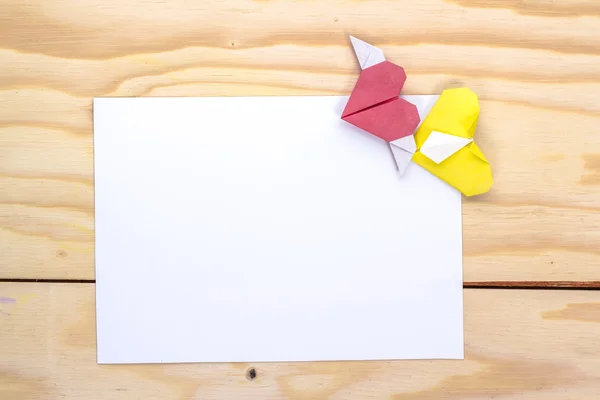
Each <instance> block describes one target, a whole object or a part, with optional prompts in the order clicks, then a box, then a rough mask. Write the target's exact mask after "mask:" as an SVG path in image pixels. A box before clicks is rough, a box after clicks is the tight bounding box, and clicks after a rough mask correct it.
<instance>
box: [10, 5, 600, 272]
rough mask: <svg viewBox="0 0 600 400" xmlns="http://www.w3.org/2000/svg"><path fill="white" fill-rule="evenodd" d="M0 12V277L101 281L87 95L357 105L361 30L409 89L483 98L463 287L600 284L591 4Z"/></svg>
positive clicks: (595, 22)
mask: <svg viewBox="0 0 600 400" xmlns="http://www.w3.org/2000/svg"><path fill="white" fill-rule="evenodd" d="M4 3H5V4H3V6H2V11H1V12H0V63H1V64H2V66H3V68H1V69H0V254H2V255H3V256H2V257H0V278H4V279H7V278H30V279H37V278H42V279H93V278H94V269H93V265H94V263H93V255H94V246H93V232H94V231H93V229H94V219H93V174H92V173H93V171H92V166H93V164H92V157H93V149H92V143H93V142H92V109H91V99H92V97H94V96H224V95H228V96H233V95H298V94H299V95H307V94H313V95H316V94H348V93H349V92H350V90H351V88H352V86H353V84H354V82H355V81H356V77H357V74H358V67H357V64H356V62H355V60H354V57H353V54H352V51H351V48H350V45H349V43H348V39H347V33H353V34H356V35H358V36H359V37H362V38H364V39H366V40H369V41H372V42H374V43H377V44H380V45H381V47H382V48H383V49H384V51H385V52H386V54H387V56H388V58H389V59H391V60H394V61H396V62H398V63H401V64H402V65H403V66H404V67H405V68H406V70H407V74H408V76H409V79H408V82H407V85H406V86H405V92H406V93H436V92H439V91H440V90H442V89H443V88H446V87H454V86H461V85H467V86H469V87H471V88H472V89H474V90H475V91H476V92H478V93H479V95H480V98H481V99H482V114H481V120H480V129H479V132H478V134H477V135H478V137H477V141H478V142H479V144H480V147H482V149H483V150H484V152H485V153H486V155H487V156H488V158H489V159H490V161H491V162H492V165H493V168H494V175H495V181H496V184H495V186H494V188H493V189H492V191H491V192H490V193H489V194H487V195H484V196H481V197H477V198H474V199H467V200H465V203H464V206H463V214H464V218H463V219H464V252H465V263H464V264H465V274H464V277H465V281H466V282H467V283H469V282H482V281H488V282H492V281H516V282H522V281H527V280H533V281H597V280H598V273H597V268H595V266H596V265H599V264H600V251H599V250H598V248H599V247H598V246H597V243H598V242H599V239H600V207H599V206H598V198H600V197H599V196H600V136H599V135H597V134H596V133H597V130H598V129H597V127H598V126H600V112H599V111H600V95H599V93H600V50H599V49H600V22H599V18H600V4H597V3H596V2H590V1H585V0H574V1H570V2H566V3H564V4H563V3H561V4H558V3H556V2H553V1H550V0H534V1H528V2H522V1H516V0H514V1H513V0H511V1H506V2H504V1H496V0H495V1H489V2H484V1H479V0H447V1H444V0H423V1H419V2H414V1H409V0H403V1H399V0H380V1H378V2H376V3H373V2H358V1H350V0H334V1H327V2H323V1H316V0H312V1H304V2H295V1H291V0H279V1H250V0H226V1H220V2H196V3H197V4H196V3H195V4H193V5H190V4H189V2H184V1H183V0H174V1H169V2H168V3H164V2H147V1H145V2H140V1H137V0H124V1H121V2H111V3H107V4H104V5H103V6H102V7H97V5H96V3H93V2H91V1H75V0H55V1H52V2H51V3H48V2H45V1H42V0H33V1H29V2H27V5H25V3H23V2H21V1H19V0H7V1H5V2H4ZM90 10H93V11H90Z"/></svg>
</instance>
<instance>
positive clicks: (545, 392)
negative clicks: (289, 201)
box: [0, 283, 600, 400]
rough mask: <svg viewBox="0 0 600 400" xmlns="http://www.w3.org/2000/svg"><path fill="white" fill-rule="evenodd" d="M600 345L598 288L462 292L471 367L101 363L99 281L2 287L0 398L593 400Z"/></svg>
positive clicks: (599, 386) (598, 383)
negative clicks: (97, 355) (98, 351)
mask: <svg viewBox="0 0 600 400" xmlns="http://www.w3.org/2000/svg"><path fill="white" fill-rule="evenodd" d="M239 334H240V335H252V330H251V329H249V330H248V331H247V332H239ZM598 337H600V292H598V291H546V290H500V289H499V290H478V289H467V290H465V340H466V354H467V358H466V360H464V361H382V362H347V363H337V362H317V363H274V364H256V365H255V364H243V363H241V364H171V365H118V366H117V365H104V366H98V365H96V361H95V312H94V285H93V284H48V283H0V358H1V359H2V363H1V364H2V365H1V367H0V398H2V399H11V400H21V399H23V400H24V399H33V398H36V399H37V398H44V399H59V398H110V399H132V398H144V399H229V398H256V399H298V400H302V399H326V398H327V399H355V398H356V399H358V398H377V399H379V398H381V399H384V398H385V399H387V398H391V399H395V400H421V399H422V400H426V399H452V400H454V399H456V400H459V399H460V400H463V399H491V398H495V397H498V398H500V397H502V398H503V399H507V400H509V399H531V400H535V399H540V400H542V399H543V400H553V399H556V400H559V399H560V400H563V399H566V398H569V399H592V398H596V397H597V395H598V393H600V341H599V340H598ZM252 367H253V368H255V369H256V377H255V379H254V380H249V379H248V378H247V377H246V374H247V371H248V370H249V369H250V368H252Z"/></svg>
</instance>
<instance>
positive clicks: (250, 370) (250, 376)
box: [246, 367, 257, 381]
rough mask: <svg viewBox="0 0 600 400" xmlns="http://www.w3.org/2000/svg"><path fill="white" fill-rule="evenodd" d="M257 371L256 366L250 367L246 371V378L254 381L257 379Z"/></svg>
mask: <svg viewBox="0 0 600 400" xmlns="http://www.w3.org/2000/svg"><path fill="white" fill-rule="evenodd" d="M256 376H257V373H256V369H255V368H254V367H251V368H248V371H246V378H247V379H248V380H249V381H253V380H255V379H256Z"/></svg>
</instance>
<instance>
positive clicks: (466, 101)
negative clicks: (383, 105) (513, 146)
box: [412, 88, 494, 196]
mask: <svg viewBox="0 0 600 400" xmlns="http://www.w3.org/2000/svg"><path fill="white" fill-rule="evenodd" d="M478 117H479V101H478V100H477V95H476V94H475V93H473V92H472V91H471V90H469V89H467V88H460V89H448V90H444V92H442V94H441V96H440V98H439V99H438V101H437V102H436V103H435V105H434V106H433V108H432V109H431V111H430V112H429V114H428V115H427V117H426V118H425V120H424V121H423V123H422V124H421V126H420V127H419V129H417V132H416V133H415V142H416V145H417V151H416V152H415V154H414V156H413V159H412V160H413V161H414V162H416V163H417V164H419V165H420V166H421V167H423V168H425V169H426V170H427V171H429V172H431V173H432V174H434V175H435V176H437V177H438V178H440V179H442V180H444V181H446V182H448V183H449V184H450V185H452V186H454V187H455V188H456V189H458V190H460V191H461V192H462V193H463V194H465V195H466V196H474V195H477V194H481V193H485V192H487V191H488V190H490V188H491V187H492V184H493V183H494V181H493V179H492V168H491V167H490V163H489V162H488V160H487V159H486V158H485V156H484V155H483V153H482V152H481V150H479V147H477V145H476V144H475V142H473V141H469V142H468V144H466V145H465V146H464V147H462V148H460V150H458V151H456V152H454V153H453V154H452V155H450V156H448V157H447V158H444V159H443V160H442V161H439V160H438V161H439V162H436V161H434V160H432V159H431V158H429V157H427V156H426V155H425V154H423V152H421V149H422V148H423V144H425V141H426V140H427V139H428V138H429V136H430V135H431V134H432V132H435V133H436V134H439V133H440V132H441V133H443V134H446V135H453V136H458V137H460V138H464V139H469V140H471V139H472V138H473V135H474V134H475V127H476V126H477V118H478ZM465 142H466V141H465Z"/></svg>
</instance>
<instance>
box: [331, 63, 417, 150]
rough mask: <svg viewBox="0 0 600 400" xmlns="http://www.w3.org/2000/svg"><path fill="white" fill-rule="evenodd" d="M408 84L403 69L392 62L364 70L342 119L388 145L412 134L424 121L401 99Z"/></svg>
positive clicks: (412, 105) (411, 106) (413, 106)
mask: <svg viewBox="0 0 600 400" xmlns="http://www.w3.org/2000/svg"><path fill="white" fill-rule="evenodd" d="M405 81H406V73H405V72H404V69H403V68H402V67H400V66H398V65H395V64H392V63H391V62H389V61H384V62H381V63H379V64H376V65H373V66H371V67H369V68H366V69H364V70H363V71H362V72H361V74H360V77H359V78H358V82H356V86H354V90H353V91H352V94H351V95H350V99H349V100H348V104H346V108H345V109H344V112H343V113H342V119H343V120H344V121H346V122H349V123H351V124H352V125H355V126H357V127H359V128H361V129H364V130H365V131H367V132H369V133H372V134H373V135H375V136H378V137H380V138H381V139H383V140H385V141H387V142H391V141H394V140H396V139H400V138H402V137H405V136H408V135H411V134H412V133H413V132H414V131H415V129H416V128H417V126H418V125H419V122H420V121H421V119H420V118H419V112H418V111H417V107H416V106H415V105H414V104H412V103H409V102H408V101H406V100H404V99H400V98H398V95H399V94H400V91H401V90H402V86H404V82H405Z"/></svg>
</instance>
